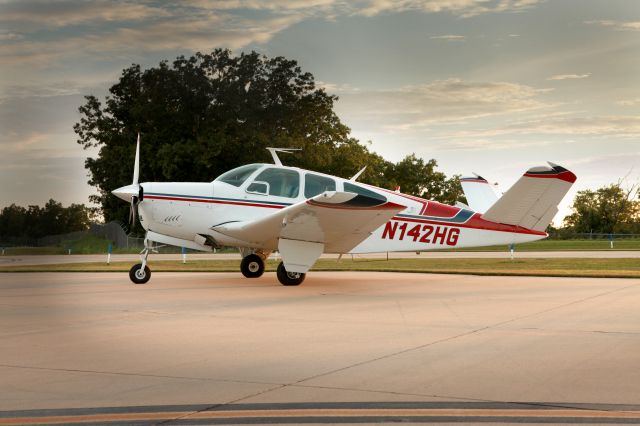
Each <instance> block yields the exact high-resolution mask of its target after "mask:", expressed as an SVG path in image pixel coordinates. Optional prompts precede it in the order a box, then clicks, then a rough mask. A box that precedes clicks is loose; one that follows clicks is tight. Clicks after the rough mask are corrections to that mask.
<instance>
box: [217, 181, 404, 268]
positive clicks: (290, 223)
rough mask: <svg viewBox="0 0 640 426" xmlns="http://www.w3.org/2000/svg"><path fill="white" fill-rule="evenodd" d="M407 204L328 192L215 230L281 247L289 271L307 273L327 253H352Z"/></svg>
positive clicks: (263, 245)
mask: <svg viewBox="0 0 640 426" xmlns="http://www.w3.org/2000/svg"><path fill="white" fill-rule="evenodd" d="M405 208H406V206H402V205H400V204H395V203H391V202H384V201H380V200H378V199H375V198H372V197H367V196H364V195H359V194H354V193H351V192H325V193H323V194H320V195H317V196H315V197H313V198H310V199H308V200H305V201H302V202H300V203H297V204H294V205H291V206H288V207H285V208H284V209H282V210H279V211H276V212H274V213H272V214H270V215H268V216H265V217H262V218H260V219H256V220H253V221H243V222H233V223H227V224H222V225H218V226H215V227H213V228H212V229H213V230H214V231H217V232H220V233H221V234H224V235H227V236H229V237H232V238H236V239H238V240H242V241H246V242H247V243H248V245H250V246H252V247H261V248H267V249H271V250H274V249H276V248H278V249H279V250H280V254H281V255H282V258H283V261H284V262H285V267H286V268H287V270H288V271H291V272H306V271H307V270H308V269H309V268H310V267H311V265H313V263H314V262H315V261H316V259H317V258H318V257H319V256H320V254H322V253H323V252H329V253H347V252H349V251H350V250H351V249H352V248H354V247H355V246H357V245H358V244H360V243H361V242H362V241H364V240H365V239H366V238H367V237H368V236H369V235H371V233H372V232H373V231H374V230H376V229H377V228H379V227H380V226H382V225H384V224H385V223H386V222H387V221H388V220H389V219H391V218H392V217H393V216H395V215H396V213H398V212H400V211H402V210H404V209H405ZM314 256H315V257H314ZM312 257H313V259H312V260H310V258H312ZM287 258H289V259H287ZM301 258H304V259H301ZM296 265H297V266H296ZM305 265H307V266H306V269H305V270H296V269H304V268H305ZM298 266H299V267H298Z"/></svg>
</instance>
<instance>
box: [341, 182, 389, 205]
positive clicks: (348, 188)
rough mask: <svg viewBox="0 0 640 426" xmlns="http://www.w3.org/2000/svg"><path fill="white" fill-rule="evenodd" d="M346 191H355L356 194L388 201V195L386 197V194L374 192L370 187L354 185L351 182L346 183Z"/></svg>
mask: <svg viewBox="0 0 640 426" xmlns="http://www.w3.org/2000/svg"><path fill="white" fill-rule="evenodd" d="M344 192H353V193H355V194H360V195H364V196H366V197H369V198H374V199H376V200H380V201H383V202H386V201H387V197H385V196H384V195H381V194H378V193H377V192H373V191H371V190H369V189H366V188H363V187H361V186H358V185H354V184H352V183H349V182H345V183H344Z"/></svg>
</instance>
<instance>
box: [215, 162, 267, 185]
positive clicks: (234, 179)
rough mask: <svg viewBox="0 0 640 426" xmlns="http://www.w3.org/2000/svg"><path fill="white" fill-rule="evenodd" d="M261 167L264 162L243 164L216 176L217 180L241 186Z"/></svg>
mask: <svg viewBox="0 0 640 426" xmlns="http://www.w3.org/2000/svg"><path fill="white" fill-rule="evenodd" d="M260 167H262V164H247V165H246V166H241V167H238V168H235V169H233V170H229V171H228V172H226V173H223V174H221V175H220V176H218V177H217V178H216V181H218V182H224V183H228V184H229V185H233V186H240V185H242V184H243V183H244V181H246V180H247V179H248V178H249V176H251V175H252V174H253V172H255V171H256V170H258V169H259V168H260Z"/></svg>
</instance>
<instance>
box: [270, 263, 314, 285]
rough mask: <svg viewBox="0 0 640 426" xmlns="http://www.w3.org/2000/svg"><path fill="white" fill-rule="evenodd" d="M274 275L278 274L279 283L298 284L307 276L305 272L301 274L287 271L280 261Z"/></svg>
mask: <svg viewBox="0 0 640 426" xmlns="http://www.w3.org/2000/svg"><path fill="white" fill-rule="evenodd" d="M276 275H277V276H278V281H280V284H282V285H300V284H302V281H304V279H305V277H306V276H307V274H303V273H300V272H287V270H286V269H285V268H284V263H283V262H280V264H279V265H278V270H277V271H276Z"/></svg>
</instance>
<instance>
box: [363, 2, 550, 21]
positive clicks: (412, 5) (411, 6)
mask: <svg viewBox="0 0 640 426" xmlns="http://www.w3.org/2000/svg"><path fill="white" fill-rule="evenodd" d="M539 2H540V0H500V1H495V0H368V1H360V2H355V3H356V4H357V5H358V6H359V7H358V9H357V11H356V12H355V13H357V14H360V15H364V16H375V15H378V14H381V13H389V12H396V13H397V12H408V11H417V12H427V13H437V12H450V13H453V14H456V15H459V16H463V17H466V18H468V17H472V16H476V15H481V14H485V13H498V12H521V11H523V10H526V9H529V8H531V7H533V6H535V5H536V4H537V3H539Z"/></svg>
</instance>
